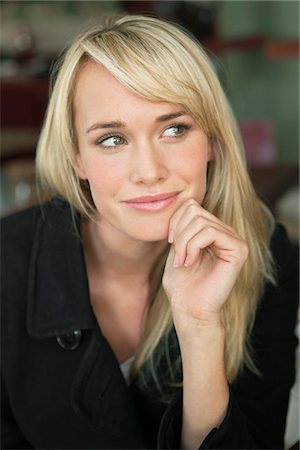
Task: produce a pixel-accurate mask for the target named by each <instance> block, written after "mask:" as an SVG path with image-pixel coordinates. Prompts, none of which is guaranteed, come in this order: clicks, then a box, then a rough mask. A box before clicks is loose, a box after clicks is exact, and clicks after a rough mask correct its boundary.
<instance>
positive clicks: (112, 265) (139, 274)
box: [81, 220, 167, 284]
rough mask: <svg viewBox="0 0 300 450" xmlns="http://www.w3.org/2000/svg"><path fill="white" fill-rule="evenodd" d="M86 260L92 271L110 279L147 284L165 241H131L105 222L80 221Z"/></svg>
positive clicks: (164, 246)
mask: <svg viewBox="0 0 300 450" xmlns="http://www.w3.org/2000/svg"><path fill="white" fill-rule="evenodd" d="M81 231H82V237H83V244H84V250H85V255H86V258H87V260H88V262H89V264H92V265H93V267H94V269H95V270H96V271H97V272H98V273H101V275H102V276H103V277H105V278H109V279H110V280H114V279H116V280H117V281H118V282H120V281H122V280H124V281H126V283H128V282H129V281H130V279H131V278H132V279H133V280H134V281H135V282H136V281H137V280H140V281H141V283H142V284H147V283H148V280H149V275H150V272H151V271H152V269H153V267H154V264H155V262H156V261H157V258H158V257H159V255H161V254H162V253H163V251H164V249H165V248H166V245H167V243H166V242H165V241H158V242H145V241H138V240H134V239H132V238H130V237H128V236H126V235H124V234H123V233H121V232H120V231H119V230H117V229H115V228H112V227H111V226H108V225H107V224H106V223H101V221H100V222H97V223H96V222H92V221H91V220H87V221H83V223H82V230H81Z"/></svg>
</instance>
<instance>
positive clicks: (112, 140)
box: [96, 135, 126, 148]
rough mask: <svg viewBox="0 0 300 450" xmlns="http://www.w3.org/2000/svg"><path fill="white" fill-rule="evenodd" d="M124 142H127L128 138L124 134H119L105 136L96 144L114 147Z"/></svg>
mask: <svg viewBox="0 0 300 450" xmlns="http://www.w3.org/2000/svg"><path fill="white" fill-rule="evenodd" d="M124 144H126V140H125V139H124V138H123V137H122V136H118V135H110V136H103V137H102V138H100V139H98V140H97V142H96V145H101V146H102V147H110V148H114V147H117V146H119V145H124Z"/></svg>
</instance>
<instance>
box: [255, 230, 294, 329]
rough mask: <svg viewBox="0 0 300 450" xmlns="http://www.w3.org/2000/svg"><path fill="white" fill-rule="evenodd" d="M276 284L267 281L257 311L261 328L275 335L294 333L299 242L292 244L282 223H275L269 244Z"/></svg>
mask: <svg viewBox="0 0 300 450" xmlns="http://www.w3.org/2000/svg"><path fill="white" fill-rule="evenodd" d="M270 250H271V252H272V256H273V264H274V272H275V284H274V283H270V282H268V283H267V284H266V286H265V289H264V293H263V296H262V299H261V302H260V305H259V308H258V311H257V318H256V319H257V321H259V322H262V323H263V325H261V327H260V329H261V331H262V330H266V332H267V330H271V329H272V330H273V334H274V335H276V336H277V335H280V334H281V333H284V332H285V331H289V332H293V330H294V326H295V322H296V317H297V309H298V298H299V297H298V291H299V272H298V253H299V248H298V246H297V245H295V244H293V243H291V241H290V240H289V238H288V235H287V232H286V230H285V228H284V227H283V226H282V225H276V228H275V230H274V232H273V236H272V239H271V243H270Z"/></svg>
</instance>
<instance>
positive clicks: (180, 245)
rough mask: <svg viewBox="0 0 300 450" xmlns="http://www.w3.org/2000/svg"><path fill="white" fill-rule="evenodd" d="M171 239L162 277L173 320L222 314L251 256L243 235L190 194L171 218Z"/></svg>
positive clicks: (203, 319)
mask: <svg viewBox="0 0 300 450" xmlns="http://www.w3.org/2000/svg"><path fill="white" fill-rule="evenodd" d="M169 242H170V243H172V245H171V248H170V252H169V255H168V258H167V262H166V266H165V271H164V275H163V280H162V282H163V287H164V289H165V291H166V294H167V296H168V298H169V300H170V303H171V308H172V312H173V318H174V322H176V320H177V322H178V323H182V322H184V323H185V324H186V325H188V324H191V323H193V324H196V325H200V324H201V323H204V322H207V321H211V320H212V321H213V320H220V313H221V310H222V307H223V305H224V303H225V302H226V300H227V298H228V296H229V294H230V292H231V290H232V288H233V286H234V284H235V282H236V280H237V278H238V275H239V273H240V271H241V268H242V266H243V264H244V262H245V261H246V259H247V256H248V248H247V245H246V243H245V241H244V240H242V239H241V237H240V236H239V235H238V234H237V233H236V232H235V231H234V230H233V229H232V228H231V227H229V226H228V225H225V224H224V223H222V222H221V221H220V220H219V219H217V218H216V217H215V216H214V215H213V214H211V213H209V212H208V211H206V210H205V209H204V208H202V207H201V206H200V205H199V203H197V202H196V201H195V200H193V199H189V200H187V201H186V202H184V203H183V204H182V205H181V206H180V207H179V208H178V210H177V211H176V212H175V214H174V215H173V216H172V218H171V220H170V224H169ZM241 301H242V299H241ZM175 319H176V320H175ZM175 326H176V323H175ZM176 328H177V327H176ZM177 331H178V330H177Z"/></svg>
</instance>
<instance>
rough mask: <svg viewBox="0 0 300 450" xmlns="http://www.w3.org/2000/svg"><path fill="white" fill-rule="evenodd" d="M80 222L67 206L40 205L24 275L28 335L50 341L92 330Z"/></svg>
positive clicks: (56, 203) (57, 202)
mask: <svg viewBox="0 0 300 450" xmlns="http://www.w3.org/2000/svg"><path fill="white" fill-rule="evenodd" d="M79 222H80V218H79V215H78V214H74V212H72V210H71V207H70V205H69V204H68V203H66V202H64V201H62V200H58V199H55V200H52V201H51V202H47V203H45V204H44V205H42V206H41V207H40V214H38V218H37V222H36V227H35V233H34V239H33V246H32V251H31V257H30V263H29V275H28V310H27V328H28V332H29V334H30V335H31V336H33V337H40V338H43V337H50V336H58V335H63V334H68V333H71V332H73V331H75V330H82V329H88V328H93V327H95V326H96V325H97V321H96V318H95V315H94V313H93V310H92V307H91V304H90V296H89V287H88V279H87V273H86V266H85V261H84V255H83V248H82V243H81V238H80V233H79Z"/></svg>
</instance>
